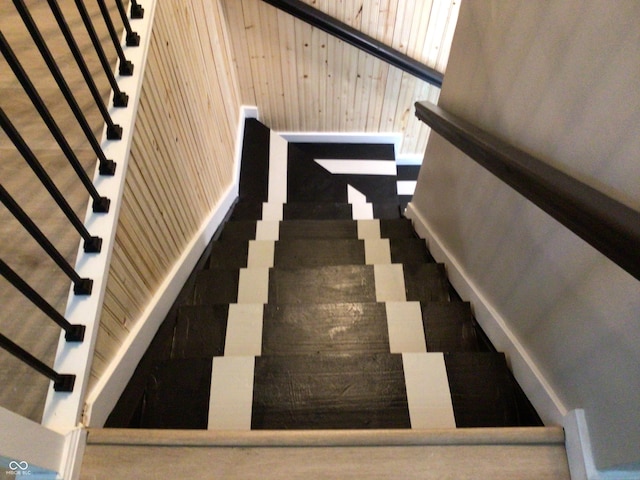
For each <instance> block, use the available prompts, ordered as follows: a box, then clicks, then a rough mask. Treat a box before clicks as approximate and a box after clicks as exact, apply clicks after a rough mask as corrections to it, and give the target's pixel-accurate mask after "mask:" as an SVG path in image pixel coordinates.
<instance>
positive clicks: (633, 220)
mask: <svg viewBox="0 0 640 480" xmlns="http://www.w3.org/2000/svg"><path fill="white" fill-rule="evenodd" d="M416 116H417V117H418V118H419V119H420V120H422V121H423V122H425V123H426V124H427V125H429V126H430V127H431V128H432V129H433V131H434V132H436V133H438V134H439V135H441V136H442V137H443V138H445V139H446V140H448V141H449V142H451V144H453V145H454V146H455V147H457V148H458V149H460V150H461V151H462V152H464V153H465V154H467V155H468V156H469V157H471V158H472V159H473V160H475V161H476V162H478V163H479V164H480V165H482V166H483V167H484V168H486V169H487V170H489V171H490V172H491V173H493V174H494V175H495V176H497V177H498V178H499V179H501V180H502V181H504V182H505V183H506V184H507V185H509V186H511V187H512V188H514V189H515V190H516V191H517V192H518V193H520V194H521V195H523V196H525V197H526V198H527V199H529V200H531V201H532V202H533V203H535V204H536V205H537V206H538V207H540V208H541V209H543V210H544V211H545V212H547V213H548V214H549V215H551V216H552V217H553V218H555V219H556V220H558V221H559V222H560V223H562V224H563V225H564V226H565V227H567V228H569V229H570V230H571V231H573V232H574V233H575V234H577V235H578V236H580V237H581V238H582V239H583V240H585V241H586V242H588V243H589V244H590V245H592V246H593V247H595V248H597V249H598V250H599V251H600V252H602V253H603V254H604V255H606V256H607V257H609V258H610V259H611V260H613V261H614V262H615V263H617V264H618V265H619V266H620V267H622V268H623V269H625V270H626V271H627V272H629V273H630V274H631V275H633V276H634V277H635V278H637V279H640V213H639V212H637V211H635V210H633V209H631V208H629V207H627V206H626V205H624V204H622V203H620V202H618V201H617V200H614V199H613V198H611V197H609V196H607V195H605V194H604V193H602V192H600V191H598V190H596V189H594V188H592V187H590V186H588V185H586V184H584V183H582V182H580V181H579V180H576V179H575V178H573V177H571V176H569V175H567V174H566V173H564V172H561V171H560V170H558V169H556V168H554V167H552V166H550V165H548V164H546V163H545V162H543V161H542V160H539V159H538V158H535V157H534V156H532V155H529V154H528V153H526V152H524V151H522V150H520V149H518V148H516V147H514V146H513V145H510V144H508V143H506V142H504V141H502V140H500V139H498V138H496V137H494V136H492V135H491V134H489V133H487V132H486V131H484V130H482V129H480V128H478V127H476V126H475V125H472V124H471V123H469V122H467V121H465V120H462V119H461V118H458V117H456V116H454V115H452V114H450V113H448V112H447V111H445V110H443V109H442V108H440V107H438V106H437V105H434V104H433V103H431V102H418V103H416Z"/></svg>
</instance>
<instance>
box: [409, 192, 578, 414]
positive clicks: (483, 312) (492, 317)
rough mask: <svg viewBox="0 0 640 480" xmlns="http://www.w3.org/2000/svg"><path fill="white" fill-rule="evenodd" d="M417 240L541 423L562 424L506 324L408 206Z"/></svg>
mask: <svg viewBox="0 0 640 480" xmlns="http://www.w3.org/2000/svg"><path fill="white" fill-rule="evenodd" d="M405 215H406V216H407V218H409V219H410V220H411V221H412V223H413V226H414V228H415V230H416V232H417V233H418V235H419V236H420V237H421V238H424V239H425V240H426V241H427V245H428V246H429V250H430V251H431V254H432V255H433V257H434V258H435V259H436V261H438V262H441V263H444V264H445V266H446V270H447V274H448V276H449V281H450V282H451V284H452V285H453V287H454V288H455V289H456V291H457V292H458V293H459V294H460V296H461V297H462V298H463V299H464V300H466V301H469V302H470V303H471V305H472V308H473V311H474V315H475V317H476V320H477V321H478V323H479V324H480V326H481V327H482V329H483V330H484V332H485V333H486V334H487V336H488V337H489V339H490V340H491V342H492V343H493V345H494V346H495V347H496V348H497V349H498V351H501V352H504V353H505V355H506V356H507V359H508V361H509V364H510V367H511V370H512V371H513V374H514V376H515V377H516V379H517V380H518V383H519V384H520V386H521V387H522V389H523V390H524V392H525V393H526V395H527V397H528V398H529V400H530V401H531V403H532V404H533V406H534V407H535V408H536V410H537V412H538V414H539V415H540V417H541V418H542V421H543V422H544V423H545V424H548V425H549V424H553V425H562V423H563V420H564V417H565V415H566V414H567V408H566V407H565V406H564V404H563V403H562V401H561V400H560V398H559V397H558V396H557V395H556V393H555V392H554V390H553V388H552V387H551V385H550V384H549V383H548V382H547V380H546V379H545V378H544V376H543V375H542V372H541V371H540V370H539V369H538V367H537V366H536V364H535V362H534V361H533V359H532V358H531V356H530V355H529V353H528V352H527V350H526V348H525V347H524V345H522V343H520V341H519V339H518V338H517V337H516V335H515V334H514V333H513V332H512V331H511V329H510V328H509V326H508V322H507V321H506V320H505V319H504V318H503V317H502V316H501V315H500V313H499V312H498V311H497V310H496V308H495V307H494V306H493V305H492V304H491V302H489V300H488V299H487V298H486V297H485V296H484V294H483V292H482V290H481V289H480V288H479V286H478V285H476V284H475V282H474V281H473V280H472V279H471V278H470V277H469V275H468V274H467V272H466V271H465V268H464V266H463V265H462V264H460V263H459V262H458V259H457V258H456V257H455V256H454V255H453V253H452V252H451V251H450V250H449V249H448V247H447V245H446V243H444V242H443V241H442V239H441V238H439V237H438V235H437V233H436V232H435V231H434V230H433V228H432V227H431V225H430V224H429V222H428V221H427V220H426V219H425V218H424V217H423V216H422V215H421V213H420V212H419V211H418V210H417V209H416V208H415V206H414V204H413V203H409V204H408V206H407V209H406V212H405Z"/></svg>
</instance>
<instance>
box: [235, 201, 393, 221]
mask: <svg viewBox="0 0 640 480" xmlns="http://www.w3.org/2000/svg"><path fill="white" fill-rule="evenodd" d="M354 208H355V207H354V206H353V205H351V204H349V203H337V202H295V203H286V204H284V205H283V206H282V219H283V220H338V219H343V220H351V219H353V218H354ZM372 210H373V216H374V218H384V219H392V218H401V217H402V215H401V211H400V205H399V204H398V203H397V202H396V203H374V204H373V205H372ZM263 218H264V206H263V203H262V202H254V201H250V200H246V199H241V200H240V201H239V202H238V203H237V204H236V205H235V206H234V208H233V212H232V214H231V217H230V219H231V220H262V219H263Z"/></svg>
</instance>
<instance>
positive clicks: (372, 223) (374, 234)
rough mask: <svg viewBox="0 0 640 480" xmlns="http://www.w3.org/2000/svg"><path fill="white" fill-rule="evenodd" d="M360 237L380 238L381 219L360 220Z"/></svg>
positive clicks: (361, 238)
mask: <svg viewBox="0 0 640 480" xmlns="http://www.w3.org/2000/svg"><path fill="white" fill-rule="evenodd" d="M357 225H358V238H359V239H360V240H364V239H367V238H380V220H378V219H373V220H358V223H357Z"/></svg>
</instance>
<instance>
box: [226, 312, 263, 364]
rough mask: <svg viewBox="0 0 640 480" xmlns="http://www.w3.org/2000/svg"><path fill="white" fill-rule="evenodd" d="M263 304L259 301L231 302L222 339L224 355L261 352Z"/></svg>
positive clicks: (257, 354)
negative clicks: (224, 335) (223, 339)
mask: <svg viewBox="0 0 640 480" xmlns="http://www.w3.org/2000/svg"><path fill="white" fill-rule="evenodd" d="M263 314H264V305H263V304H261V303H243V304H238V303H232V304H230V305H229V315H228V317H227V334H226V337H225V341H224V354H225V355H227V356H228V355H251V356H260V355H261V354H262V317H263Z"/></svg>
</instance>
